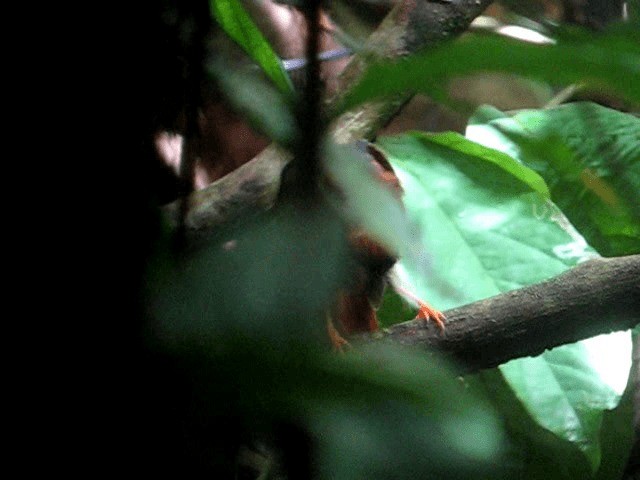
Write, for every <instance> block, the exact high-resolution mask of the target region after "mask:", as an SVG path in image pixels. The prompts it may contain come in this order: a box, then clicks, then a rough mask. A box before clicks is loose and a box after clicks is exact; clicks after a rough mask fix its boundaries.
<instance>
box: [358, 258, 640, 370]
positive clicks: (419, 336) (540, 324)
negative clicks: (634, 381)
mask: <svg viewBox="0 0 640 480" xmlns="http://www.w3.org/2000/svg"><path fill="white" fill-rule="evenodd" d="M445 314H446V316H447V327H446V330H445V332H444V333H443V334H441V333H440V331H439V330H438V329H437V328H436V327H435V326H434V325H432V324H427V325H426V326H425V324H424V323H423V322H421V321H419V320H418V321H415V320H414V321H410V322H405V323H401V324H397V325H394V326H393V327H391V328H389V329H386V330H385V331H384V332H381V333H376V334H363V335H359V339H360V340H363V341H390V342H393V343H399V344H403V345H412V346H417V347H423V348H425V349H426V350H429V351H433V350H434V349H435V350H439V351H440V352H442V353H444V355H445V356H447V357H450V358H452V359H454V360H455V361H457V362H458V363H459V364H461V365H462V366H461V369H462V370H463V371H475V370H478V369H482V368H491V367H495V366H497V365H499V364H501V363H504V362H506V361H508V360H512V359H514V358H519V357H525V356H534V355H538V354H540V353H542V352H543V351H544V350H546V349H550V348H553V347H556V346H559V345H563V344H566V343H571V342H576V341H578V340H582V339H585V338H589V337H593V336H595V335H599V334H602V333H610V332H614V331H619V330H628V329H630V328H633V327H634V326H635V325H637V324H639V323H640V255H631V256H627V257H617V258H599V259H594V260H590V261H588V262H585V263H582V264H580V265H578V266H576V267H575V268H573V269H571V270H569V271H567V272H565V273H563V274H561V275H559V276H557V277H554V278H552V279H551V280H548V281H545V282H542V283H539V284H536V285H532V286H529V287H525V288H521V289H519V290H514V291H511V292H507V293H503V294H501V295H497V296H495V297H492V298H488V299H486V300H481V301H479V302H475V303H472V304H469V305H465V306H463V307H459V308H454V309H452V310H449V311H447V312H445Z"/></svg>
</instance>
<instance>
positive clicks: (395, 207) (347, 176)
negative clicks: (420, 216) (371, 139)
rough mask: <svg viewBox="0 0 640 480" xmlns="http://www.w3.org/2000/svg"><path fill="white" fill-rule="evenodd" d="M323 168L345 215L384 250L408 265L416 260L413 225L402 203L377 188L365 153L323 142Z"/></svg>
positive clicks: (417, 241) (417, 248)
mask: <svg viewBox="0 0 640 480" xmlns="http://www.w3.org/2000/svg"><path fill="white" fill-rule="evenodd" d="M325 167H326V169H327V171H328V174H329V176H330V178H331V179H332V182H335V184H336V185H337V187H338V188H339V190H340V192H341V194H342V195H343V196H344V199H343V200H341V203H342V204H343V205H344V209H345V214H346V217H347V218H348V219H349V220H350V221H351V223H352V224H353V225H358V226H362V227H363V228H364V229H365V230H366V231H367V232H368V233H369V234H370V235H371V237H372V238H374V239H376V240H377V241H378V242H380V243H381V244H382V245H384V246H385V247H386V248H387V250H389V251H390V252H393V253H394V254H399V255H401V256H402V257H404V258H405V260H406V261H407V262H409V263H411V264H417V263H420V258H421V257H422V247H421V242H420V238H419V236H418V231H417V228H416V225H415V224H414V223H412V222H410V221H409V219H408V217H407V215H406V212H405V210H404V208H403V206H402V202H401V201H400V200H399V199H398V198H396V197H395V196H394V194H393V193H392V192H391V191H389V190H388V189H386V188H381V187H380V180H378V178H376V174H375V171H374V169H373V167H372V165H371V161H370V159H369V157H368V155H367V154H366V153H364V152H361V151H360V150H358V148H357V147H356V146H355V145H339V144H335V143H331V142H329V143H327V144H326V146H325Z"/></svg>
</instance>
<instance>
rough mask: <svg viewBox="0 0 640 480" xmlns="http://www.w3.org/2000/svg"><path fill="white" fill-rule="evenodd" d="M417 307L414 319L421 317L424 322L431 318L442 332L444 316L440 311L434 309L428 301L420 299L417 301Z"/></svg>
mask: <svg viewBox="0 0 640 480" xmlns="http://www.w3.org/2000/svg"><path fill="white" fill-rule="evenodd" d="M418 308H419V310H418V315H416V318H415V319H414V320H418V319H422V320H424V321H425V322H428V321H429V320H433V321H434V322H435V324H436V325H437V326H438V328H439V329H440V331H441V332H444V320H445V318H446V317H445V316H444V314H443V313H442V312H440V311H438V310H436V309H435V308H433V307H432V306H431V305H429V304H428V303H425V302H422V301H418Z"/></svg>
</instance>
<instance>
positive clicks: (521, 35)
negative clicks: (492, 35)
mask: <svg viewBox="0 0 640 480" xmlns="http://www.w3.org/2000/svg"><path fill="white" fill-rule="evenodd" d="M496 31H497V32H498V33H500V34H501V35H505V36H507V37H511V38H515V39H516V40H522V41H524V42H529V43H537V44H538V45H549V44H554V43H556V42H555V40H553V39H552V38H549V37H547V36H545V35H542V34H541V33H539V32H536V31H535V30H531V29H529V28H525V27H520V26H518V25H507V26H504V27H500V28H498V29H497V30H496Z"/></svg>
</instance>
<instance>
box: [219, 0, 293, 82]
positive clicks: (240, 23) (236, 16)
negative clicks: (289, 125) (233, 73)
mask: <svg viewBox="0 0 640 480" xmlns="http://www.w3.org/2000/svg"><path fill="white" fill-rule="evenodd" d="M209 6H210V8H211V14H212V15H213V17H214V18H215V19H216V20H217V22H218V23H219V24H220V26H221V27H222V29H223V30H224V31H225V32H226V33H227V35H229V36H230V37H231V38H232V39H233V40H234V41H235V42H236V43H238V45H240V46H241V47H242V48H243V49H244V50H245V52H247V54H248V55H249V56H250V57H251V58H252V59H253V60H255V61H256V62H257V63H258V65H260V67H261V68H262V69H263V70H264V72H265V73H266V74H267V76H268V77H269V78H270V79H271V80H272V81H273V83H275V84H276V86H277V87H278V88H279V89H280V90H281V91H282V92H290V91H291V90H292V86H291V80H290V79H289V76H288V75H287V73H286V72H285V70H284V68H283V66H282V62H281V61H280V58H279V57H278V55H276V53H275V52H274V51H273V49H272V48H271V45H269V42H267V40H266V39H265V38H264V36H263V35H262V33H261V32H260V30H259V29H258V27H257V26H256V25H255V23H253V20H251V17H250V16H249V14H248V13H247V12H246V11H245V9H244V8H243V6H242V4H241V2H240V0H209Z"/></svg>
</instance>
